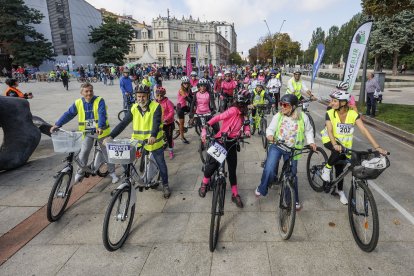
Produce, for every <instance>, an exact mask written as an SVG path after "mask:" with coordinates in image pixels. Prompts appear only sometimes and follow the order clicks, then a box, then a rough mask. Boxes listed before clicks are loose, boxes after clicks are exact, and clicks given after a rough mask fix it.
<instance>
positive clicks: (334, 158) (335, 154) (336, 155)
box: [323, 142, 346, 191]
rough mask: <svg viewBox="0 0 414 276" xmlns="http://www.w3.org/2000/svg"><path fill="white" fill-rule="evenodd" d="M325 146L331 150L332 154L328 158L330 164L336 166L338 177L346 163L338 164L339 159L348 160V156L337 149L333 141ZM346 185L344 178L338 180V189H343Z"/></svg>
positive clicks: (336, 175)
mask: <svg viewBox="0 0 414 276" xmlns="http://www.w3.org/2000/svg"><path fill="white" fill-rule="evenodd" d="M323 145H324V147H325V148H327V149H328V150H330V151H331V155H330V156H329V158H328V165H329V166H334V167H335V177H338V176H339V175H340V174H341V173H342V172H343V171H344V167H345V164H341V163H340V164H336V163H337V162H338V161H341V160H346V156H345V155H344V154H341V153H340V152H338V151H336V150H335V149H334V147H333V145H332V143H331V142H328V143H325V144H323ZM343 187H344V180H343V179H342V180H341V181H339V182H338V190H340V191H342V190H343Z"/></svg>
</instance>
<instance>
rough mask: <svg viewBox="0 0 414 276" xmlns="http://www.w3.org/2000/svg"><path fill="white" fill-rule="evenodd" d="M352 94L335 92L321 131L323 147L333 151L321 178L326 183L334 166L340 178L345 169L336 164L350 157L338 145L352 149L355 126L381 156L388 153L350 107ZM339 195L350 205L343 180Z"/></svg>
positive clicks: (341, 91)
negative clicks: (344, 154)
mask: <svg viewBox="0 0 414 276" xmlns="http://www.w3.org/2000/svg"><path fill="white" fill-rule="evenodd" d="M350 96H351V95H350V94H349V92H347V91H344V90H334V91H333V92H332V93H331V94H330V97H331V98H332V102H331V106H332V109H330V110H328V111H327V112H326V118H325V120H326V121H325V125H326V127H325V129H324V130H322V131H321V134H322V143H323V145H324V146H325V147H326V148H327V149H329V150H330V151H331V155H330V156H329V159H328V162H327V164H326V165H325V167H324V168H323V170H322V175H321V178H322V179H323V180H324V181H328V182H329V181H331V171H332V166H335V174H336V176H339V175H340V174H341V173H342V172H343V169H344V167H345V165H343V164H336V163H337V162H338V161H339V160H341V158H344V159H346V158H349V157H350V156H346V157H345V156H343V155H341V154H340V153H341V152H342V147H341V146H340V145H339V144H338V143H337V140H338V141H340V143H341V144H342V145H343V146H344V147H346V148H349V149H351V148H352V138H353V134H354V126H355V125H357V126H358V128H359V130H360V131H361V133H362V134H363V135H364V136H365V137H366V138H367V139H368V141H369V142H370V143H371V145H372V146H373V147H374V149H375V150H377V151H378V152H380V153H381V154H386V153H387V151H386V150H384V149H382V148H381V147H380V146H379V144H378V143H377V142H376V141H375V139H374V137H372V135H371V133H370V132H369V131H368V129H366V128H365V126H364V123H363V122H362V120H361V118H360V116H359V114H358V113H357V112H355V111H354V110H353V109H351V108H350V107H349V106H348V102H349V99H350ZM336 194H337V195H339V199H340V201H341V203H342V204H345V205H346V204H348V199H347V198H346V196H345V193H344V191H343V180H342V181H340V182H339V183H338V186H337V187H336V191H335V192H334V193H333V195H336Z"/></svg>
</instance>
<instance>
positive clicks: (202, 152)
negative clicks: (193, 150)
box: [198, 140, 207, 164]
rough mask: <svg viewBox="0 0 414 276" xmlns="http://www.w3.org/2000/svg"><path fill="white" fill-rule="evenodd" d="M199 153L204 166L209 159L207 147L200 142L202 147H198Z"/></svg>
mask: <svg viewBox="0 0 414 276" xmlns="http://www.w3.org/2000/svg"><path fill="white" fill-rule="evenodd" d="M198 153H199V154H200V159H201V162H202V163H203V164H204V163H205V162H206V159H207V145H206V143H203V142H202V141H201V140H200V145H199V147H198Z"/></svg>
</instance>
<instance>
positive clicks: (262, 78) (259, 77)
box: [257, 75, 266, 81]
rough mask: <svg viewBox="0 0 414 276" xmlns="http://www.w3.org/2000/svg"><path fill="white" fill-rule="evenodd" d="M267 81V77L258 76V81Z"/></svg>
mask: <svg viewBox="0 0 414 276" xmlns="http://www.w3.org/2000/svg"><path fill="white" fill-rule="evenodd" d="M265 79H266V76H265V75H263V76H261V75H258V76H257V80H259V81H264V80H265Z"/></svg>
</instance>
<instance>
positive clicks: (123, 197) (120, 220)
mask: <svg viewBox="0 0 414 276" xmlns="http://www.w3.org/2000/svg"><path fill="white" fill-rule="evenodd" d="M131 189H133V187H124V188H122V189H120V190H116V192H115V194H114V195H113V196H112V199H111V202H110V203H109V206H108V209H107V210H106V213H105V218H104V223H103V231H102V239H103V244H104V246H105V248H106V249H107V250H108V251H115V250H117V249H119V248H120V247H121V246H122V245H123V244H124V242H125V240H126V239H127V237H128V234H129V230H130V229H131V225H132V221H133V220H134V214H135V213H134V212H135V204H134V205H133V206H131V208H129V204H130V202H131Z"/></svg>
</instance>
